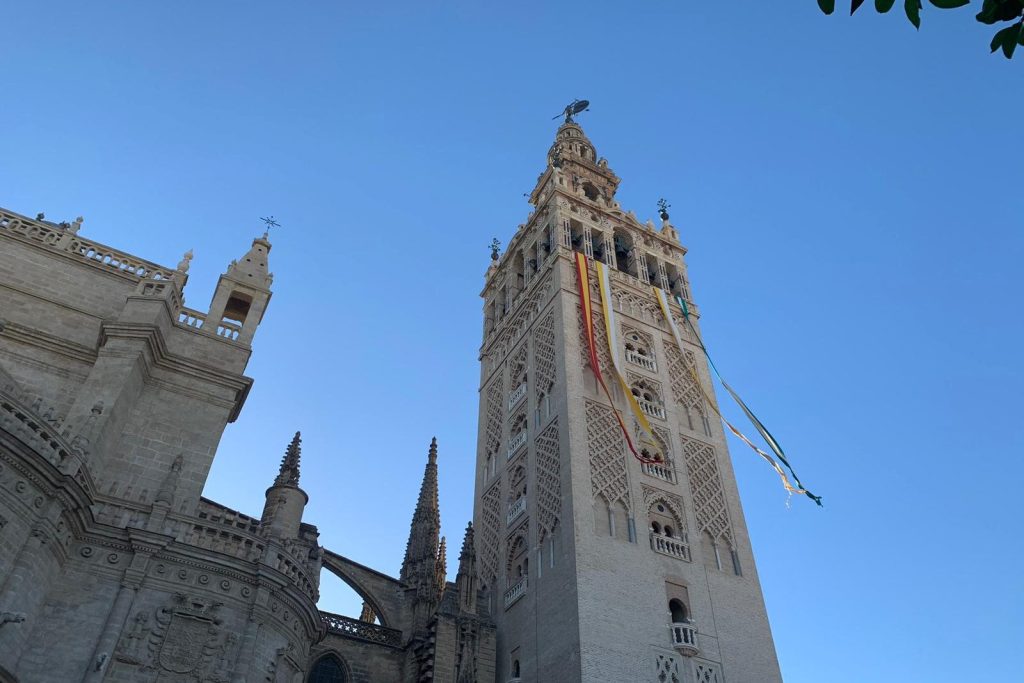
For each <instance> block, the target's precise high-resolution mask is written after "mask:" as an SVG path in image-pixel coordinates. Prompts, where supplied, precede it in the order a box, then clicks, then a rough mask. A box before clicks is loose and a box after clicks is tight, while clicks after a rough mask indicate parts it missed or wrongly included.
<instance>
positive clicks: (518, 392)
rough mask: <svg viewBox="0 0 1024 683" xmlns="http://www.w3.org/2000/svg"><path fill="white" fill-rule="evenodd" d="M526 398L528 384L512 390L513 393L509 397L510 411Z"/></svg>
mask: <svg viewBox="0 0 1024 683" xmlns="http://www.w3.org/2000/svg"><path fill="white" fill-rule="evenodd" d="M524 398H526V382H523V383H522V384H520V385H519V386H518V387H516V388H515V389H513V390H512V393H511V394H509V396H508V409H509V410H512V409H513V408H515V407H516V406H517V405H519V402H520V401H522V400H523V399H524Z"/></svg>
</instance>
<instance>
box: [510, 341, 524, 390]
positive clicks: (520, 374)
mask: <svg viewBox="0 0 1024 683" xmlns="http://www.w3.org/2000/svg"><path fill="white" fill-rule="evenodd" d="M527 359H528V351H527V348H526V344H523V345H522V346H521V347H519V350H518V351H516V352H515V355H513V356H512V362H511V363H510V364H509V370H510V374H509V389H510V390H511V389H515V388H516V387H518V386H519V385H520V384H522V383H523V382H525V381H526V361H527Z"/></svg>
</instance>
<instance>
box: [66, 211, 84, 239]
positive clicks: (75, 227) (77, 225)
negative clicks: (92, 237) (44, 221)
mask: <svg viewBox="0 0 1024 683" xmlns="http://www.w3.org/2000/svg"><path fill="white" fill-rule="evenodd" d="M84 220H85V219H84V218H82V217H81V216H79V217H78V218H76V219H75V220H74V221H73V222H72V223H71V225H69V226H68V232H70V233H71V234H72V235H77V234H78V231H79V230H81V229H82V221H84Z"/></svg>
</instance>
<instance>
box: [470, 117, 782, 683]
mask: <svg viewBox="0 0 1024 683" xmlns="http://www.w3.org/2000/svg"><path fill="white" fill-rule="evenodd" d="M566 119H567V120H566V122H565V123H564V124H563V125H561V126H560V127H559V128H558V132H557V134H556V136H555V142H554V144H553V145H552V146H551V148H550V149H549V150H548V155H547V166H546V168H545V169H544V172H543V173H542V174H541V176H540V178H539V179H538V181H537V185H536V187H535V188H534V190H533V192H532V193H531V195H530V203H531V204H532V205H533V206H534V210H533V212H532V213H531V214H530V215H529V217H528V218H527V220H526V222H525V223H524V224H523V225H520V226H519V229H518V230H517V231H516V233H515V235H514V236H513V237H512V239H511V242H510V244H509V245H508V248H507V249H506V250H505V253H504V254H503V255H501V257H500V258H498V254H497V251H495V253H494V254H492V257H493V259H494V260H493V261H492V263H491V266H490V268H489V269H488V271H487V278H486V280H487V281H486V285H485V286H484V290H483V294H482V296H483V299H484V331H483V344H482V346H481V354H480V356H481V368H480V422H479V437H478V449H477V478H476V496H475V502H474V520H475V528H476V542H477V553H478V557H479V564H478V566H479V571H480V580H481V582H482V584H483V585H484V586H486V587H487V588H488V589H489V594H490V610H491V613H492V614H493V616H494V618H495V620H496V622H497V624H498V639H497V653H496V658H497V671H498V676H497V680H498V681H500V682H502V683H504V682H506V681H522V682H523V683H526V682H531V683H555V682H557V683H561V682H563V681H564V682H571V681H584V682H587V683H590V682H597V681H602V682H608V683H632V682H634V681H658V682H663V683H671V682H675V683H684V682H685V683H693V682H698V683H772V682H774V681H780V680H781V676H780V673H779V666H778V662H777V660H776V656H775V648H774V644H773V642H772V636H771V630H770V628H769V625H768V619H767V615H766V613H765V607H764V599H763V597H762V595H761V588H760V584H759V582H758V578H757V572H756V569H755V566H754V556H753V552H752V550H751V547H750V541H749V538H748V535H747V529H746V524H745V522H744V518H743V511H742V508H741V506H740V500H739V495H738V493H737V489H736V482H735V477H734V475H733V471H732V465H731V463H730V459H729V453H728V449H727V446H726V442H725V436H724V433H723V430H722V426H721V422H720V421H719V420H717V418H716V407H715V406H714V405H713V401H714V394H713V392H712V391H711V377H710V375H709V372H708V367H707V364H706V362H705V360H704V357H703V354H702V352H701V351H700V347H699V346H698V345H697V343H696V342H697V339H696V337H695V336H694V334H693V332H692V330H690V328H689V327H688V326H686V325H685V324H684V321H683V315H682V310H681V309H680V307H679V306H678V305H677V304H675V303H671V304H669V307H670V311H671V315H672V316H673V317H674V318H675V319H676V322H677V326H678V329H679V330H680V331H681V332H682V335H681V336H682V348H680V345H679V344H677V342H676V339H675V337H674V336H673V335H672V332H671V328H670V326H669V325H668V323H667V321H666V320H665V319H664V316H663V313H662V308H661V306H660V305H659V302H658V300H657V297H656V296H655V294H654V292H653V290H652V285H653V286H654V287H659V288H661V289H663V290H664V291H665V292H666V294H667V295H668V296H667V297H666V298H667V299H669V300H671V299H672V298H674V296H676V295H678V296H680V297H682V298H683V299H685V300H686V301H687V302H688V306H689V308H690V313H691V317H692V318H693V319H694V322H695V323H696V318H698V317H699V309H698V307H697V306H696V304H695V303H694V302H693V297H692V294H691V289H690V284H689V282H688V279H687V276H686V265H685V262H684V255H685V254H686V249H685V248H684V247H682V246H681V245H680V243H679V235H678V233H677V231H676V229H675V228H674V227H673V226H672V224H671V223H670V222H669V220H668V216H667V213H663V214H662V224H661V226H660V227H656V226H655V225H654V224H653V223H652V222H648V223H647V224H646V225H644V224H642V223H640V222H639V221H638V220H637V218H636V217H635V216H634V215H633V213H632V212H625V211H623V210H622V209H621V208H620V207H619V204H618V202H617V201H616V200H615V192H616V190H617V188H618V184H619V178H618V177H617V176H616V175H615V174H614V173H613V172H612V170H611V168H609V166H608V162H607V161H606V160H605V159H603V158H601V157H598V155H597V152H596V150H595V148H594V145H593V144H592V143H591V142H590V140H589V139H588V138H587V136H586V135H585V134H584V132H583V129H582V128H581V127H580V126H579V125H578V124H577V123H576V122H575V121H573V120H572V117H571V115H570V116H567V117H566ZM576 253H581V254H584V255H585V256H586V263H587V274H588V282H589V287H590V288H591V292H590V294H591V299H592V301H593V302H594V303H593V316H592V318H593V320H592V321H586V320H584V315H583V313H582V311H583V307H582V304H581V296H580V294H581V293H580V277H579V273H578V272H577V264H576V258H577V257H576ZM595 262H601V263H603V264H605V266H606V267H607V270H608V271H610V272H609V276H608V279H607V282H608V284H609V287H608V290H609V291H607V292H606V293H605V295H606V298H607V300H608V304H609V305H610V307H611V310H612V315H611V316H609V320H610V321H612V322H613V324H614V327H613V329H612V339H613V342H614V343H613V346H614V348H611V349H609V344H608V334H607V332H606V327H605V320H604V318H605V316H604V314H603V312H602V305H601V301H602V297H601V293H600V291H599V289H600V288H599V287H598V273H597V268H596V263H595ZM591 322H592V323H593V330H594V335H595V342H596V343H595V346H596V348H597V361H598V365H599V366H600V371H601V373H602V378H603V379H604V384H605V385H606V386H607V388H608V392H607V393H606V392H605V390H604V389H603V388H602V386H601V384H600V383H599V382H598V381H597V379H596V377H595V375H594V372H593V369H592V368H591V364H592V362H591V355H590V351H589V346H588V343H587V337H586V334H585V328H584V325H587V324H590V323H591ZM698 329H699V328H698ZM612 353H614V354H615V358H614V360H615V362H614V363H613V357H612V355H611V354H612ZM616 365H617V366H618V371H617V370H616V367H615V366H616ZM619 375H621V377H622V380H623V381H621V382H620V379H619ZM698 380H699V383H700V384H698ZM701 384H702V385H703V386H700V385H701ZM627 389H628V391H629V392H630V393H631V394H632V395H633V397H634V398H635V401H629V400H628V399H627V396H626V390H627ZM608 394H610V396H611V401H609V398H608ZM613 406H614V410H613ZM634 406H635V407H636V409H637V410H640V411H642V413H643V415H644V417H645V418H646V420H647V422H648V423H649V425H650V427H651V431H652V432H653V437H654V442H655V443H654V444H653V445H652V443H651V439H650V438H648V439H647V440H646V443H647V446H646V447H644V445H643V444H644V443H645V440H644V439H643V438H639V433H638V432H639V421H638V420H637V418H636V417H635V415H634ZM616 411H617V412H618V414H619V415H620V416H621V418H622V423H621V425H622V426H620V422H619V420H618V419H617V417H616ZM623 427H625V430H626V432H627V433H628V434H629V435H630V436H631V441H632V442H633V443H634V444H635V448H636V449H637V450H638V451H640V450H641V449H642V450H643V453H641V455H644V456H645V457H646V456H651V457H652V458H653V457H658V458H660V461H659V462H650V461H648V462H645V461H642V460H640V459H637V458H636V457H634V455H633V454H632V452H631V450H630V447H629V445H628V444H627V441H626V439H625V437H624V434H623ZM659 451H660V453H659Z"/></svg>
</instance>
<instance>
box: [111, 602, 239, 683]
mask: <svg viewBox="0 0 1024 683" xmlns="http://www.w3.org/2000/svg"><path fill="white" fill-rule="evenodd" d="M221 604H222V603H219V602H215V601H213V600H209V599H207V598H202V597H194V596H190V595H187V594H185V593H177V594H175V596H174V599H173V601H172V603H171V604H170V605H169V606H167V607H161V608H159V609H157V610H155V611H153V610H147V609H141V610H139V611H138V612H136V613H135V614H134V615H133V616H132V617H131V619H130V622H129V624H128V627H127V628H126V629H125V632H124V634H123V635H122V636H121V641H120V643H118V646H117V649H116V650H115V652H114V659H115V661H116V662H119V664H118V666H125V665H128V666H136V667H140V668H142V669H146V670H151V671H152V672H153V679H152V680H153V681H154V682H155V683H228V681H230V679H231V668H232V663H233V661H234V655H235V650H236V649H237V644H238V636H237V635H235V634H234V633H231V632H229V631H226V630H225V629H223V628H222V626H223V620H222V619H221V618H220V617H219V616H218V614H217V612H218V610H219V608H220V607H221Z"/></svg>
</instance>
